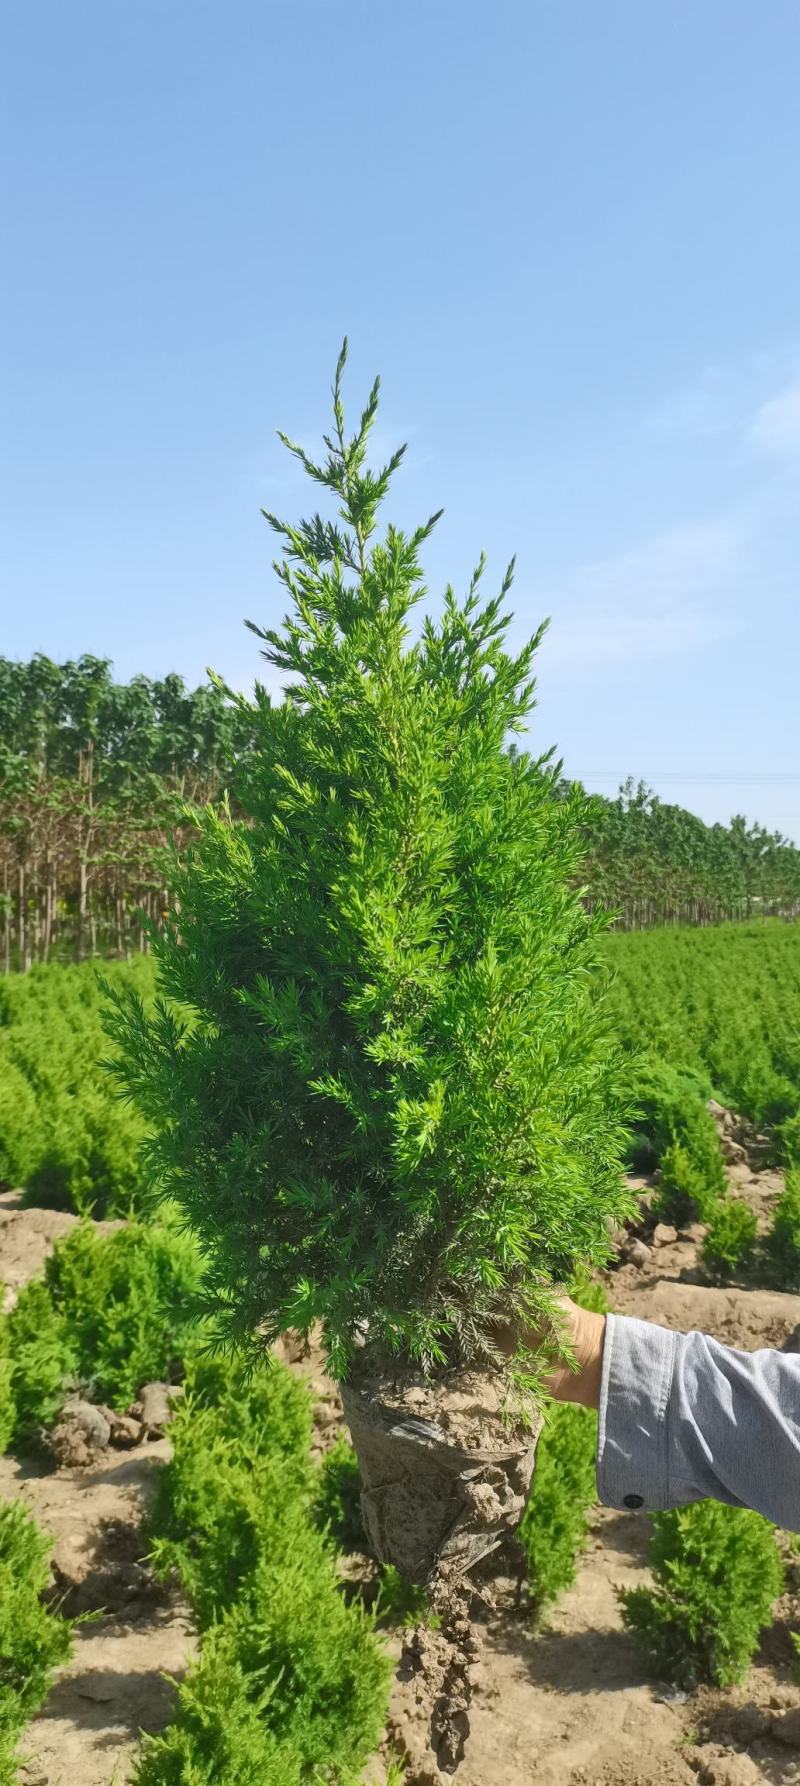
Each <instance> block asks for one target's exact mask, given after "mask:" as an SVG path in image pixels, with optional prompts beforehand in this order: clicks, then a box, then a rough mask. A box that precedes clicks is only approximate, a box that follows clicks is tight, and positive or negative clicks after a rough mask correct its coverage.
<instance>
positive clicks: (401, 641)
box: [110, 351, 624, 1374]
mask: <svg viewBox="0 0 800 1786" xmlns="http://www.w3.org/2000/svg"><path fill="white" fill-rule="evenodd" d="M344 359H345V353H344V351H343V353H342V355H341V357H340V361H339V366H338V369H337V374H336V381H335V387H334V430H333V433H332V435H331V436H330V437H326V448H327V457H325V458H324V460H323V462H322V463H321V464H316V463H314V462H313V461H312V460H311V459H310V458H309V457H308V456H307V455H306V453H305V452H304V451H303V449H301V448H300V447H297V446H294V445H292V443H291V442H288V441H287V442H286V444H287V446H289V448H290V450H291V451H292V452H293V453H294V454H295V456H296V457H297V458H298V459H299V460H300V462H301V463H302V465H303V466H304V467H305V470H306V471H307V473H308V474H309V476H310V478H311V479H312V480H313V481H314V482H315V483H316V484H318V485H321V486H322V487H323V488H324V489H326V490H328V491H330V492H332V493H333V496H334V497H335V499H336V502H337V504H338V517H337V522H336V523H335V524H334V523H331V522H330V521H326V520H323V519H322V518H321V517H320V516H314V518H313V519H312V520H311V521H300V522H299V523H298V524H297V525H296V526H290V525H288V524H286V523H284V522H282V521H279V520H278V519H277V518H276V517H275V516H268V517H267V518H268V520H269V521H270V522H271V524H272V526H273V528H274V529H275V530H276V532H277V533H278V535H279V536H280V539H281V541H282V545H283V553H284V555H283V558H282V559H281V560H280V561H279V562H278V563H277V564H276V570H277V574H278V577H279V578H280V580H281V582H282V584H283V586H284V588H285V590H286V592H287V594H288V596H289V600H290V604H291V605H290V611H289V613H288V615H287V617H286V619H285V621H284V624H283V626H282V628H280V629H279V630H262V629H261V628H259V627H254V628H253V630H254V631H255V632H256V633H257V634H258V636H259V637H260V638H261V639H262V640H263V642H264V646H265V650H264V655H265V657H266V658H267V660H268V662H269V663H270V664H271V665H272V666H274V667H277V668H278V669H280V670H282V671H283V672H284V673H285V675H286V678H287V693H286V698H285V700H284V701H282V702H280V703H274V702H273V701H272V699H271V698H270V696H269V695H268V693H267V692H266V690H265V689H263V688H261V687H259V688H258V689H257V693H256V699H255V705H254V707H253V708H252V709H251V708H250V707H249V705H248V717H249V720H250V722H251V724H252V729H253V733H254V739H255V742H254V747H253V750H252V753H251V755H250V758H249V761H248V766H247V771H246V774H245V775H244V776H243V778H242V780H241V782H240V785H239V786H238V787H237V790H236V792H237V798H238V800H239V801H240V803H241V808H242V810H243V812H244V813H245V815H246V817H245V818H244V819H243V820H241V821H238V822H234V821H233V819H232V818H231V816H230V814H229V813H228V812H227V811H226V810H224V809H223V810H213V809H209V810H207V811H205V812H204V813H203V814H202V815H201V816H200V817H199V819H198V820H197V826H196V835H195V841H194V843H193V845H192V847H191V848H190V850H189V852H188V855H187V856H186V857H185V858H184V859H183V860H182V861H181V862H180V863H176V870H175V888H174V896H175V900H176V901H177V907H176V909H177V910H178V911H179V918H178V919H177V920H176V922H175V923H174V924H171V925H168V926H167V929H166V931H165V933H164V934H163V935H161V936H155V935H154V937H153V947H154V952H155V954H156V955H157V959H158V967H159V970H160V978H161V987H162V993H163V995H164V999H163V1002H162V1003H161V1004H160V1005H159V1006H158V1007H157V1009H156V1011H155V1013H154V1014H153V1015H150V1016H148V1015H146V1013H145V1011H144V1010H143V1008H142V1006H141V1004H140V1002H139V1001H138V1000H137V998H136V996H135V994H131V995H130V996H126V995H124V994H122V995H120V994H117V996H116V998H115V1005H116V1012H115V1015H114V1016H113V1017H112V1019H111V1021H110V1028H111V1031H112V1033H113V1035H114V1037H115V1040H116V1041H117V1042H118V1043H119V1044H120V1045H121V1048H122V1052H123V1054H124V1057H125V1058H124V1061H123V1063H122V1065H121V1066H119V1067H118V1069H117V1070H118V1076H119V1078H120V1079H121V1081H122V1084H123V1086H124V1087H125V1089H126V1091H127V1093H128V1094H129V1096H131V1097H133V1098H134V1099H135V1100H136V1101H137V1103H138V1104H139V1106H140V1109H141V1111H142V1112H143V1114H144V1116H145V1119H146V1121H147V1123H148V1126H149V1127H150V1128H151V1132H152V1139H151V1140H150V1141H149V1142H148V1144H147V1146H148V1153H149V1159H150V1162H151V1165H152V1167H153V1169H154V1171H155V1174H156V1175H157V1177H158V1178H159V1179H160V1182H161V1184H162V1186H163V1187H164V1188H165V1190H166V1191H167V1192H168V1193H169V1194H170V1195H171V1196H173V1197H175V1198H176V1199H177V1201H178V1203H179V1204H180V1205H181V1206H182V1208H183V1210H184V1211H185V1213H186V1215H187V1216H188V1218H189V1219H190V1221H191V1222H192V1224H193V1225H194V1226H195V1227H196V1228H197V1229H198V1230H199V1231H200V1233H201V1235H202V1237H203V1239H204V1241H205V1242H206V1243H207V1245H208V1249H209V1251H210V1254H211V1259H212V1266H211V1274H210V1278H209V1285H210V1292H211V1297H212V1300H213V1303H214V1306H215V1308H216V1310H217V1313H218V1315H220V1316H221V1317H222V1320H223V1324H227V1326H228V1328H229V1329H230V1328H233V1330H234V1331H235V1332H236V1333H237V1334H239V1335H240V1336H245V1335H247V1334H249V1333H250V1332H252V1331H253V1330H254V1329H255V1327H256V1326H259V1327H260V1330H261V1333H262V1334H266V1335H267V1336H272V1335H274V1334H277V1333H279V1332H280V1331H282V1330H283V1329H285V1328H287V1327H297V1328H299V1329H301V1330H303V1331H307V1330H308V1329H309V1328H310V1327H311V1325H312V1323H314V1322H315V1321H317V1320H321V1321H322V1322H323V1323H324V1327H325V1333H326V1338H327V1344H328V1347H329V1351H330V1355H331V1362H332V1367H333V1369H334V1371H335V1372H337V1373H338V1374H342V1373H343V1372H345V1371H346V1369H347V1365H348V1361H349V1359H350V1356H351V1350H352V1344H353V1338H354V1334H355V1333H356V1331H357V1329H358V1327H359V1324H360V1323H363V1322H364V1321H368V1322H369V1324H370V1330H371V1333H372V1335H373V1336H374V1337H375V1338H376V1339H378V1340H380V1341H381V1342H382V1343H383V1344H384V1345H385V1346H387V1347H388V1348H390V1349H401V1348H402V1349H405V1350H406V1351H407V1352H408V1353H409V1354H410V1355H411V1356H413V1357H416V1358H423V1359H424V1358H429V1359H433V1360H436V1359H442V1358H444V1357H445V1356H450V1357H452V1356H461V1357H465V1356H466V1357H470V1356H472V1357H475V1356H480V1354H481V1350H482V1346H483V1344H484V1343H485V1334H486V1331H487V1327H488V1323H489V1322H490V1320H491V1317H492V1315H493V1313H494V1312H495V1311H496V1310H498V1309H499V1308H502V1309H503V1310H504V1312H510V1313H512V1314H513V1313H514V1312H515V1311H517V1312H519V1313H523V1312H524V1313H525V1314H526V1315H528V1316H530V1314H531V1312H533V1313H535V1312H537V1311H540V1310H542V1309H543V1307H546V1306H547V1295H546V1290H545V1289H544V1288H543V1287H544V1286H546V1285H547V1284H548V1282H550V1281H551V1280H553V1279H563V1278H564V1277H566V1276H567V1275H568V1274H569V1271H570V1268H571V1265H572V1262H573V1261H575V1260H578V1259H588V1260H598V1259H600V1258H601V1257H604V1256H605V1254H606V1250H607V1241H606V1232H607V1231H606V1225H605V1219H604V1218H605V1217H606V1215H607V1214H608V1213H609V1212H612V1211H613V1212H619V1210H620V1206H621V1204H622V1202H623V1201H624V1199H623V1195H622V1191H621V1177H620V1166H619V1162H620V1158H621V1155H622V1151H623V1133H622V1126H621V1114H622V1108H623V1101H624V1100H623V1092H622V1075H621V1072H620V1069H619V1066H618V1061H617V1056H616V1053H615V1046H614V1043H613V1041H612V1040H611V1038H610V1034H609V1028H608V1021H607V1017H606V1013H605V1007H604V1001H603V997H602V993H601V979H600V974H599V969H598V961H599V957H600V953H601V951H600V937H601V932H602V929H603V925H604V920H603V918H602V917H601V916H598V915H591V914H589V913H587V911H586V910H585V909H584V906H583V904H582V901H581V899H580V896H579V891H578V890H577V889H578V870H579V863H580V854H581V847H582V842H581V840H582V836H583V834H584V831H585V823H586V814H587V807H586V801H585V798H584V796H583V795H582V793H580V792H579V791H578V790H575V789H565V787H564V784H563V783H561V782H560V781H559V776H558V771H557V766H555V765H553V764H552V763H551V761H550V758H549V756H547V755H546V756H543V757H542V758H540V759H539V760H538V761H534V760H532V759H528V758H515V756H514V754H513V753H510V752H509V750H508V748H507V746H508V742H509V738H510V737H511V736H512V735H513V734H514V733H517V732H519V731H520V730H522V729H523V728H524V726H525V723H526V721H527V719H528V717H529V715H530V712H531V709H532V707H533V704H534V699H533V690H534V682H533V679H532V673H531V672H532V664H533V658H534V653H535V650H536V647H537V645H538V643H539V640H540V638H541V636H542V630H543V629H540V630H539V632H538V633H537V634H536V636H535V637H534V638H533V639H531V640H530V641H529V642H528V643H527V644H524V645H523V646H522V648H521V649H520V650H519V652H517V653H512V651H511V650H510V649H509V646H508V630H509V625H510V621H511V616H510V613H509V612H508V609H507V596H508V591H509V588H510V585H511V570H509V572H508V574H507V576H506V578H505V581H504V583H503V586H502V589H501V591H500V593H499V595H497V596H494V597H492V598H491V599H489V600H486V601H482V599H481V596H480V593H479V585H480V578H481V574H482V571H483V563H482V562H481V564H480V565H479V567H478V570H477V572H476V574H475V576H474V578H473V581H472V584H471V586H470V589H469V592H468V595H467V597H466V599H465V600H463V601H461V602H459V601H458V600H457V598H456V596H455V594H454V593H453V590H452V589H448V590H447V591H446V593H445V597H444V603H443V608H442V612H441V616H440V618H439V619H438V620H434V619H432V618H426V619H424V620H423V621H422V624H421V626H420V627H419V629H418V635H417V636H416V637H414V636H413V635H412V629H411V619H412V610H413V608H414V606H415V604H416V603H417V602H418V601H419V599H420V597H421V596H422V594H423V572H422V568H421V564H420V552H421V549H422V547H423V545H424V544H425V541H426V540H427V538H428V536H429V534H430V532H431V529H432V527H433V525H434V522H435V520H436V519H437V517H436V516H433V517H432V518H431V519H430V520H429V521H428V522H426V523H425V525H423V526H421V527H419V528H418V529H417V530H416V531H415V532H413V533H411V534H404V533H402V532H401V531H399V530H398V529H397V528H396V527H394V526H391V525H390V526H389V527H388V528H387V530H386V532H385V535H384V536H383V538H382V539H378V538H377V537H376V523H377V513H378V508H379V505H380V503H381V502H382V501H383V498H384V497H385V496H386V493H387V491H388V489H389V484H390V480H391V478H392V475H393V473H394V472H395V471H396V469H397V467H398V466H399V464H400V461H401V458H402V449H401V450H400V451H399V452H397V453H395V454H394V456H393V457H392V459H391V460H390V461H389V463H388V465H386V466H385V467H384V468H383V469H382V470H381V471H379V472H373V471H371V470H370V469H369V468H368V467H367V463H366V455H367V446H368V438H369V434H370V430H371V428H372V425H373V422H374V420H375V414H376V410H377V401H378V386H377V383H376V385H375V387H374V388H373V390H372V393H371V395H370V398H369V401H368V403H367V406H366V409H365V411H364V413H363V415H362V417H361V421H360V424H359V426H358V428H357V429H356V432H355V434H354V435H353V436H352V437H348V435H347V434H346V431H345V422H344V415H343V410H342V400H341V377H342V371H343V367H344ZM235 698H236V699H238V700H241V698H240V697H235ZM168 1001H177V1002H178V1004H179V1005H180V1006H182V1007H188V1008H189V1010H190V1011H191V1012H192V1013H193V1020H192V1022H191V1023H190V1024H189V1025H188V1026H187V1025H186V1024H185V1023H183V1022H181V1021H180V1020H179V1019H178V1018H177V1017H176V1016H175V1015H174V1013H173V1012H172V1010H171V1009H170V1006H169V1003H168Z"/></svg>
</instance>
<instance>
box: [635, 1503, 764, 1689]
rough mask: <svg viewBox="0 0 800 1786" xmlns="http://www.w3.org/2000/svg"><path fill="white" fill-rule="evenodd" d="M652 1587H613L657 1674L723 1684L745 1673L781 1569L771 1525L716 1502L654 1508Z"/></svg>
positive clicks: (692, 1683) (687, 1683)
mask: <svg viewBox="0 0 800 1786" xmlns="http://www.w3.org/2000/svg"><path fill="white" fill-rule="evenodd" d="M650 1561H651V1565H652V1569H653V1575H654V1577H655V1587H653V1588H629V1589H626V1590H624V1591H623V1592H622V1593H621V1594H620V1599H621V1601H622V1605H623V1616H624V1618H625V1623H626V1624H627V1625H628V1626H630V1628H631V1630H632V1631H634V1632H636V1634H637V1635H638V1637H639V1638H640V1639H641V1641H642V1643H643V1645H644V1647H645V1649H646V1651H647V1654H648V1656H649V1658H650V1661H651V1663H652V1665H653V1667H654V1669H655V1670H656V1672H657V1674H658V1675H659V1676H660V1678H661V1679H662V1680H671V1681H675V1682H677V1683H678V1684H679V1685H681V1686H687V1687H694V1686H696V1684H697V1683H698V1681H709V1682H711V1683H713V1684H714V1685H715V1686H718V1687H727V1686H730V1685H731V1684H732V1682H734V1681H739V1680H741V1679H742V1678H743V1676H744V1675H745V1674H746V1672H747V1668H748V1666H749V1663H750V1661H751V1658H752V1656H753V1653H754V1651H755V1648H756V1644H757V1642H758V1637H759V1632H760V1631H761V1630H762V1629H763V1627H764V1626H765V1625H767V1624H769V1620H770V1615H771V1610H772V1602H773V1600H775V1599H776V1598H777V1596H778V1594H779V1593H780V1591H781V1587H782V1583H783V1568H782V1565H781V1560H780V1557H779V1555H778V1550H777V1547H776V1544H775V1536H774V1531H773V1528H772V1526H770V1525H768V1523H767V1521H766V1520H765V1519H762V1518H761V1515H760V1514H758V1513H751V1512H750V1511H749V1510H745V1509H744V1508H741V1507H726V1506H722V1505H721V1504H720V1503H719V1502H718V1501H697V1502H696V1503H695V1504H694V1505H693V1506H690V1507H679V1508H675V1509H673V1510H672V1511H670V1512H669V1513H657V1514H656V1516H655V1533H654V1536H653V1540H652V1543H651V1546H650Z"/></svg>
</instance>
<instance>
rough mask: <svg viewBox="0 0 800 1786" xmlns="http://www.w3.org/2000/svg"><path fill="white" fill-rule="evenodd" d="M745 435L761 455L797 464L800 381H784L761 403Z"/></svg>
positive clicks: (799, 431) (799, 447)
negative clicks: (784, 384)
mask: <svg viewBox="0 0 800 1786" xmlns="http://www.w3.org/2000/svg"><path fill="white" fill-rule="evenodd" d="M748 438H749V442H750V445H751V446H752V447H754V448H755V450H756V452H757V453H759V454H761V455H762V456H763V457H764V458H768V459H773V460H780V461H782V462H783V463H786V462H790V463H792V464H800V383H794V384H790V385H787V387H786V389H785V390H783V391H779V392H778V394H777V396H774V397H770V398H769V399H768V400H767V402H766V403H762V404H761V406H760V408H759V409H757V410H756V413H755V416H754V417H753V421H752V423H751V426H750V429H749V435H748Z"/></svg>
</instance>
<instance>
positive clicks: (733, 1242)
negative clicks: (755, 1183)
mask: <svg viewBox="0 0 800 1786" xmlns="http://www.w3.org/2000/svg"><path fill="white" fill-rule="evenodd" d="M757 1233H758V1223H757V1221H756V1218H755V1214H754V1212H753V1210H752V1209H751V1208H750V1205H749V1203H745V1202H743V1201H742V1200H740V1199H739V1198H736V1197H727V1198H726V1199H725V1201H724V1202H722V1203H720V1205H719V1208H718V1209H717V1210H716V1211H715V1213H714V1215H713V1216H712V1218H711V1222H710V1224H709V1227H708V1231H707V1233H706V1235H705V1238H704V1240H703V1246H702V1251H701V1255H700V1256H701V1259H702V1261H703V1265H704V1266H705V1268H706V1271H708V1272H709V1273H710V1275H711V1276H712V1277H714V1278H719V1279H723V1278H726V1277H730V1276H731V1274H732V1273H733V1272H736V1271H739V1270H741V1268H742V1267H743V1266H745V1265H747V1264H748V1262H749V1261H750V1259H751V1258H752V1256H753V1249H754V1246H755V1241H756V1235H757Z"/></svg>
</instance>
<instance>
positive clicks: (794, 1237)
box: [767, 1166, 800, 1290]
mask: <svg viewBox="0 0 800 1786" xmlns="http://www.w3.org/2000/svg"><path fill="white" fill-rule="evenodd" d="M767 1249H768V1253H769V1256H770V1258H771V1259H772V1262H773V1265H774V1267H775V1270H776V1273H777V1275H778V1278H779V1280H780V1282H781V1283H782V1284H783V1286H784V1287H785V1289H787V1290H798V1289H800V1167H798V1166H792V1167H790V1168H789V1170H788V1172H787V1174H786V1180H785V1184H784V1188H783V1191H782V1192H781V1195H780V1197H779V1199H778V1203H777V1207H776V1209H775V1214H774V1216H773V1219H772V1229H771V1232H770V1234H769V1237H768V1240H767Z"/></svg>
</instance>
